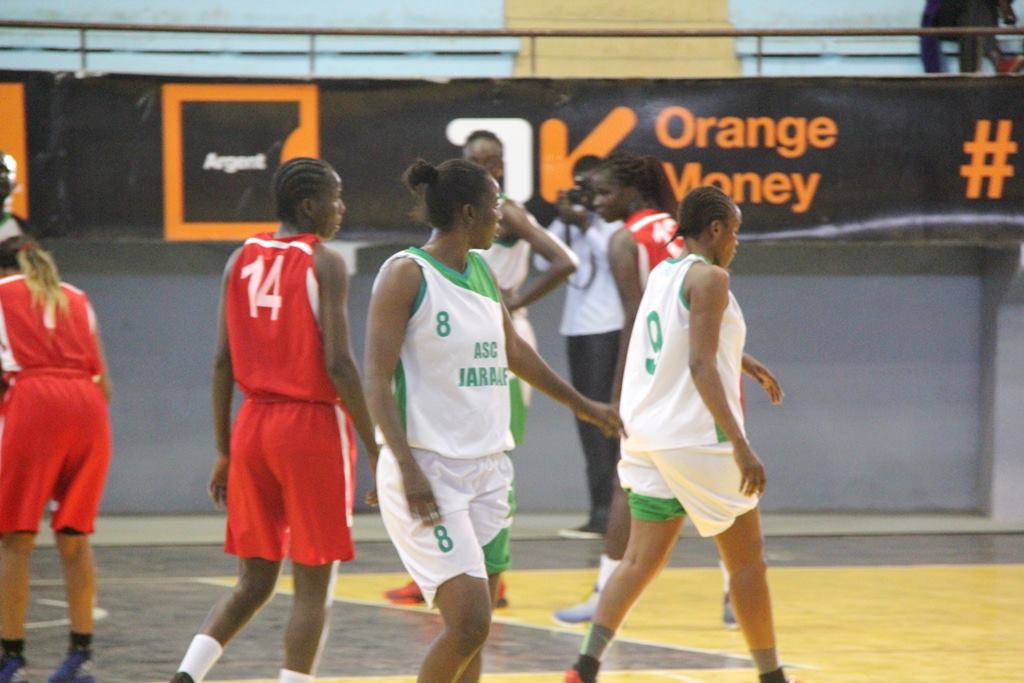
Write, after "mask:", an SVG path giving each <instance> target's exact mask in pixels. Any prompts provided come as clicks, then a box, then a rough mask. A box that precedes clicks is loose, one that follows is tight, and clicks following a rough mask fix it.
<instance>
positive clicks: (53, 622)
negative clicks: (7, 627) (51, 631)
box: [25, 598, 110, 629]
mask: <svg viewBox="0 0 1024 683" xmlns="http://www.w3.org/2000/svg"><path fill="white" fill-rule="evenodd" d="M36 604H38V605H46V606H47V607H59V608H61V609H67V608H68V603H66V602H64V601H63V600H50V599H47V598H40V599H39V600H36ZM108 616H110V612H108V611H107V610H105V609H103V608H102V607H93V608H92V618H93V619H95V620H96V621H99V620H100V619H106V618H107V617H108ZM70 625H71V620H70V619H68V618H67V617H64V618H63V619H50V620H48V621H30V622H28V623H27V624H25V628H26V629H39V628H54V627H56V626H70Z"/></svg>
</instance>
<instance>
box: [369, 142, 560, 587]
mask: <svg viewBox="0 0 1024 683" xmlns="http://www.w3.org/2000/svg"><path fill="white" fill-rule="evenodd" d="M462 156H463V158H464V159H467V160H468V161H472V162H474V163H477V164H480V165H481V166H483V167H484V168H485V169H486V170H487V172H488V173H490V174H491V177H492V178H494V180H495V181H496V182H497V183H498V185H499V186H500V185H501V183H502V180H503V178H504V177H505V160H504V145H503V144H502V142H501V140H500V139H499V138H498V136H497V135H495V134H494V133H492V132H491V131H488V130H477V131H473V132H472V133H470V134H469V136H468V137H467V138H466V143H465V145H463V148H462ZM499 197H500V199H501V219H500V220H499V221H498V232H497V234H496V236H495V238H494V242H493V243H492V244H491V246H490V247H488V248H487V249H481V250H479V253H480V255H481V256H483V258H484V261H485V262H486V263H487V265H488V267H490V269H491V272H492V273H493V274H494V278H495V280H496V281H497V283H498V289H499V290H500V292H501V298H502V301H503V303H504V304H505V307H506V308H507V309H508V311H509V313H511V314H512V325H513V327H515V330H516V333H517V334H518V335H519V336H520V337H522V339H523V340H524V341H525V342H526V343H527V344H529V345H530V346H531V347H532V348H533V349H534V350H536V348H537V336H536V335H535V334H534V331H533V325H531V324H530V319H529V317H527V308H526V307H527V306H529V305H530V304H532V303H533V302H534V301H537V300H538V299H540V298H542V297H544V296H546V295H547V294H549V293H551V292H552V291H554V290H555V289H556V288H558V287H559V286H561V285H562V284H563V283H564V282H565V281H566V279H568V278H569V276H570V275H572V273H573V272H574V271H575V270H576V257H575V255H574V254H573V253H572V251H571V250H570V249H569V247H568V246H566V245H565V244H563V243H562V242H561V240H559V239H558V238H557V237H555V236H553V235H549V234H547V233H546V232H545V231H544V229H543V228H541V227H540V224H539V223H537V220H536V219H535V218H534V217H533V215H531V214H530V212H529V211H527V210H526V208H525V207H523V206H522V205H521V204H519V203H518V202H516V201H514V200H512V199H510V198H509V197H508V196H506V195H505V194H504V193H501V194H500V195H499ZM531 251H532V252H536V253H537V254H538V255H540V256H542V257H544V258H545V259H548V260H549V261H550V262H551V267H550V268H548V269H547V270H545V271H544V272H543V273H542V274H541V275H540V276H538V277H536V278H534V279H533V280H532V281H531V282H530V283H529V285H527V286H526V287H525V288H524V287H523V285H524V283H525V282H526V278H527V276H528V275H529V273H530V253H531ZM508 392H509V399H510V401H511V403H510V417H509V427H510V429H511V430H512V440H513V441H514V442H515V445H516V446H517V447H518V446H520V445H521V444H522V443H523V439H524V438H525V436H526V413H527V410H528V409H529V407H530V395H531V391H530V385H529V384H524V383H523V382H522V381H520V379H519V378H518V377H515V376H513V377H510V378H509V382H508ZM514 488H515V487H514V485H513V491H514ZM509 504H510V505H511V506H512V508H513V509H515V500H514V493H513V499H511V500H510V501H509ZM384 597H386V598H387V599H388V600H390V601H391V602H394V603H397V604H417V603H421V602H423V601H424V599H423V591H421V590H420V587H419V586H418V585H417V584H416V582H415V581H409V582H408V583H405V584H403V585H401V586H399V587H397V588H392V589H389V590H386V591H384ZM507 606H508V597H507V590H506V585H505V583H504V582H502V584H501V585H500V586H499V587H498V599H497V607H507Z"/></svg>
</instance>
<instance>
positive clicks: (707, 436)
mask: <svg viewBox="0 0 1024 683" xmlns="http://www.w3.org/2000/svg"><path fill="white" fill-rule="evenodd" d="M698 261H702V262H704V263H707V261H706V260H705V259H704V258H703V257H701V256H698V255H696V254H690V255H688V256H685V257H683V258H679V259H667V260H665V261H663V262H662V263H660V264H659V265H658V266H657V267H655V269H654V270H652V271H651V274H650V277H649V278H648V280H647V287H646V289H645V290H644V296H643V299H642V300H641V301H640V308H639V309H638V311H637V316H636V322H635V323H634V324H633V331H632V334H631V335H630V338H629V351H628V353H627V355H626V369H625V378H624V380H623V386H622V399H621V401H620V412H621V414H622V420H623V423H624V424H625V427H626V432H627V433H628V434H629V437H628V438H626V439H624V440H623V448H624V449H625V450H627V451H631V452H644V451H661V450H668V449H675V448H684V447H689V446H709V445H712V444H716V443H723V442H725V441H726V437H725V434H724V433H723V432H722V430H721V429H720V428H719V426H718V425H717V424H715V420H714V418H713V417H712V416H711V412H710V411H709V410H708V409H707V406H706V405H704V401H703V400H702V399H701V397H700V394H699V393H698V392H697V387H696V386H695V385H694V383H693V377H692V376H691V375H690V363H689V361H690V309H689V302H688V301H687V300H686V297H685V293H684V292H683V282H684V281H685V279H686V274H687V273H688V272H689V271H690V268H691V267H692V266H693V264H695V263H697V262H698ZM746 337H747V325H746V323H745V322H744V320H743V312H742V311H741V310H740V306H739V303H738V302H737V301H736V297H734V296H733V294H732V292H729V303H728V305H727V306H726V309H725V313H724V315H723V317H722V325H721V331H720V334H719V339H718V353H717V356H716V361H717V366H718V373H719V375H720V376H721V378H722V384H723V386H724V388H725V396H726V399H727V401H728V403H729V408H730V410H732V414H733V416H734V417H735V418H736V420H737V422H739V426H740V429H741V430H742V429H743V408H742V405H741V402H740V382H741V379H742V369H743V345H744V343H745V342H746Z"/></svg>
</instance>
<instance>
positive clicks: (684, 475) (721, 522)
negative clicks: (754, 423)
mask: <svg viewBox="0 0 1024 683" xmlns="http://www.w3.org/2000/svg"><path fill="white" fill-rule="evenodd" d="M732 456H733V449H732V445H731V444H727V443H726V444H716V445H714V446H694V447H690V448H676V449H672V450H665V451H648V452H645V453H631V452H629V451H626V450H625V449H623V451H622V459H621V460H619V482H620V483H621V484H622V488H624V489H628V490H629V491H630V493H631V496H630V497H631V499H632V498H633V496H643V497H646V498H653V499H662V500H665V499H668V500H671V499H673V498H674V499H676V500H677V501H679V504H680V505H682V507H683V510H685V514H686V516H687V517H689V518H690V519H691V520H693V525H694V526H695V527H696V528H697V532H698V533H699V534H700V535H701V536H705V537H706V536H716V535H718V534H720V533H722V532H723V531H725V530H726V529H728V528H729V527H730V526H732V523H733V522H734V521H735V520H736V518H737V517H739V516H740V515H742V514H744V513H746V512H749V511H750V510H753V509H754V508H755V507H757V503H758V500H759V498H758V497H757V496H745V495H743V494H742V493H740V469H739V467H737V466H736V461H735V460H733V457H732ZM630 507H631V508H632V507H633V501H632V500H631V502H630Z"/></svg>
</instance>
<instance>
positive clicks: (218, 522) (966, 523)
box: [39, 513, 1024, 545]
mask: <svg viewBox="0 0 1024 683" xmlns="http://www.w3.org/2000/svg"><path fill="white" fill-rule="evenodd" d="M583 521H584V520H583V519H582V517H581V516H579V515H571V514H537V513H531V514H520V515H517V516H516V522H515V524H514V525H513V527H512V537H513V538H517V539H551V538H557V537H558V530H559V529H562V528H569V527H575V526H579V525H580V524H581V523H582V522H583ZM763 526H764V531H765V535H766V536H769V537H771V536H837V535H878V534H881V535H890V534H991V533H1024V520H1021V521H996V520H993V519H991V518H989V517H985V516H983V515H963V514H931V515H928V514H903V515H877V514H875V515H872V514H859V515H857V514H766V515H764V517H763ZM354 532H355V537H356V541H357V542H365V541H386V540H387V534H386V533H385V532H384V525H383V524H382V523H381V520H380V516H379V515H377V514H376V513H365V514H357V515H356V516H355V530H354ZM683 533H684V535H685V534H688V533H692V528H691V527H687V529H686V530H684V532H683ZM223 540H224V517H223V516H222V515H152V516H128V515H114V516H106V517H101V518H100V519H99V520H98V521H97V523H96V534H95V535H94V536H93V544H94V545H181V544H220V543H221V542H222V541H223ZM52 543H53V537H52V536H51V535H50V534H49V533H48V532H43V533H41V534H40V535H39V544H40V545H52Z"/></svg>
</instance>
